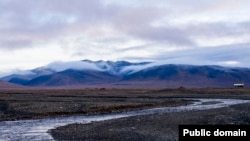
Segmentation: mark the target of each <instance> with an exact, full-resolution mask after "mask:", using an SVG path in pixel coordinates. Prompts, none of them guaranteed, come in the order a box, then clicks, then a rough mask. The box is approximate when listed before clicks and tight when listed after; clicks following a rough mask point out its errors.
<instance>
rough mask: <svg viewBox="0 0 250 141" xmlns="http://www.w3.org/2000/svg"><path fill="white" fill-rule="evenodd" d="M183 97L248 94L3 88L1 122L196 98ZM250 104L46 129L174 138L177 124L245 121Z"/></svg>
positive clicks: (87, 135)
mask: <svg viewBox="0 0 250 141" xmlns="http://www.w3.org/2000/svg"><path fill="white" fill-rule="evenodd" d="M186 98H209V99H217V98H222V99H246V100H249V99H250V89H245V88H244V89H218V88H216V89H213V88H203V89H186V88H179V89H161V90H149V89H147V90H139V89H131V90H129V89H105V88H101V89H20V90H14V89H13V90H6V89H5V90H0V123H1V121H12V120H21V119H44V118H60V117H62V118H63V117H67V116H77V115H86V116H87V115H88V116H89V115H102V114H111V113H121V112H124V111H131V110H140V109H149V108H157V107H177V106H185V105H189V104H191V103H193V102H194V101H195V100H190V99H189V100H187V99H186ZM207 104H211V103H207ZM249 107H250V105H249V104H241V105H239V106H237V105H235V106H231V107H228V108H219V109H213V110H204V111H189V112H184V113H183V112H181V113H173V114H172V113H171V114H160V115H159V114H156V115H148V116H137V117H130V118H122V119H116V120H110V121H103V122H92V123H91V124H87V125H83V124H72V125H67V126H63V127H59V128H57V129H55V130H51V131H50V133H51V135H52V136H53V137H54V138H55V139H56V140H85V139H86V140H104V141H108V140H114V139H117V140H163V141H164V140H168V139H169V140H176V135H177V128H178V125H179V124H249V119H250V115H249V111H250V109H249ZM39 123H40V122H39ZM70 123H71V122H70ZM73 123H74V122H73ZM46 124H48V123H47V122H46ZM41 125H43V123H41ZM6 126H7V125H6ZM39 126H40V124H39ZM9 129H10V128H9ZM37 134H40V133H37ZM43 134H44V131H43ZM17 138H18V137H17Z"/></svg>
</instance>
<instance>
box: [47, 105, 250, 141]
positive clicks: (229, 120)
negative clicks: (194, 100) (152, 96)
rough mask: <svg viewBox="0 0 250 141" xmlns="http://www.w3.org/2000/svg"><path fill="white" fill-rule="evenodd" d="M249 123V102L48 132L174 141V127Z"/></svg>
mask: <svg viewBox="0 0 250 141" xmlns="http://www.w3.org/2000/svg"><path fill="white" fill-rule="evenodd" d="M197 124H200V125H218V124H237V125H238V124H244V125H246V124H247V125H249V124H250V103H248V104H239V105H234V106H230V107H227V108H219V109H211V110H203V111H188V112H180V113H171V114H169V113H168V114H162V115H161V114H158V115H147V116H137V117H129V118H122V119H116V120H108V121H101V122H93V123H90V124H86V125H84V124H72V125H67V126H64V127H59V128H57V129H54V130H51V131H50V133H51V134H52V135H53V137H54V138H55V139H56V140H58V141H60V140H64V141H65V140H68V141H72V140H75V141H83V140H84V141H85V140H86V141H118V140H119V141H177V140H178V125H197Z"/></svg>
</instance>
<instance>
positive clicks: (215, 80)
mask: <svg viewBox="0 0 250 141" xmlns="http://www.w3.org/2000/svg"><path fill="white" fill-rule="evenodd" d="M76 65H78V66H76ZM81 65H82V66H81ZM34 70H36V71H34ZM31 71H32V72H33V73H34V74H35V75H32V77H29V75H30V74H29V75H17V74H12V75H10V76H6V77H4V78H3V79H2V80H5V81H8V82H11V83H15V84H21V85H24V86H36V87H41V86H43V87H60V86H72V87H73V86H80V87H81V86H86V87H87V86H94V87H100V86H109V87H118V86H119V87H136V86H138V87H146V88H147V87H152V88H153V87H164V88H165V87H232V86H233V84H234V83H238V82H244V83H245V84H246V85H249V84H250V69H249V68H235V67H223V66H216V65H202V66H195V65H181V64H179V65H178V64H164V63H152V62H137V63H131V62H128V61H117V62H113V61H101V60H100V61H91V60H81V61H78V62H76V61H75V62H72V63H71V62H65V63H62V62H60V63H54V64H49V65H48V66H46V67H40V68H39V69H33V70H31ZM34 76H35V77H34ZM6 78H8V79H6Z"/></svg>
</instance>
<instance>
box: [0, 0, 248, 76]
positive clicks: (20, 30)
mask: <svg viewBox="0 0 250 141" xmlns="http://www.w3.org/2000/svg"><path fill="white" fill-rule="evenodd" d="M249 6H250V1H249V0H237V1H235V0H203V1H197V0H126V1H119V0H22V1H21V0H1V1H0V63H1V66H0V69H1V71H0V72H4V71H9V70H11V69H30V68H34V67H38V66H43V65H46V64H48V63H51V62H54V61H72V60H83V59H91V60H114V61H115V60H128V61H156V62H158V61H160V62H166V63H176V64H194V65H196V64H197V65H201V64H215V65H226V66H241V67H242V66H243V67H250V63H249V61H248V60H250V57H249V56H250V55H249V53H250V46H249V45H250V16H249V15H250V10H249Z"/></svg>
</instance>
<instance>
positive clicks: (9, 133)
mask: <svg viewBox="0 0 250 141" xmlns="http://www.w3.org/2000/svg"><path fill="white" fill-rule="evenodd" d="M189 100H190V99H189ZM191 100H197V101H196V102H194V103H193V104H190V105H186V106H178V107H162V108H152V109H145V110H137V111H130V112H123V113H117V114H105V115H94V116H66V117H57V118H44V119H35V120H18V121H2V122H0V141H41V140H42V141H53V140H54V139H53V137H52V136H51V135H50V134H49V133H48V131H49V130H50V129H54V128H56V127H60V126H65V125H68V124H72V123H83V124H84V123H85V124H86V123H90V122H93V121H104V120H111V119H117V118H124V117H131V116H141V115H149V114H162V113H172V112H183V111H190V110H206V109H214V108H221V107H227V106H230V105H235V104H241V103H248V102H250V101H249V100H236V99H191Z"/></svg>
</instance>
